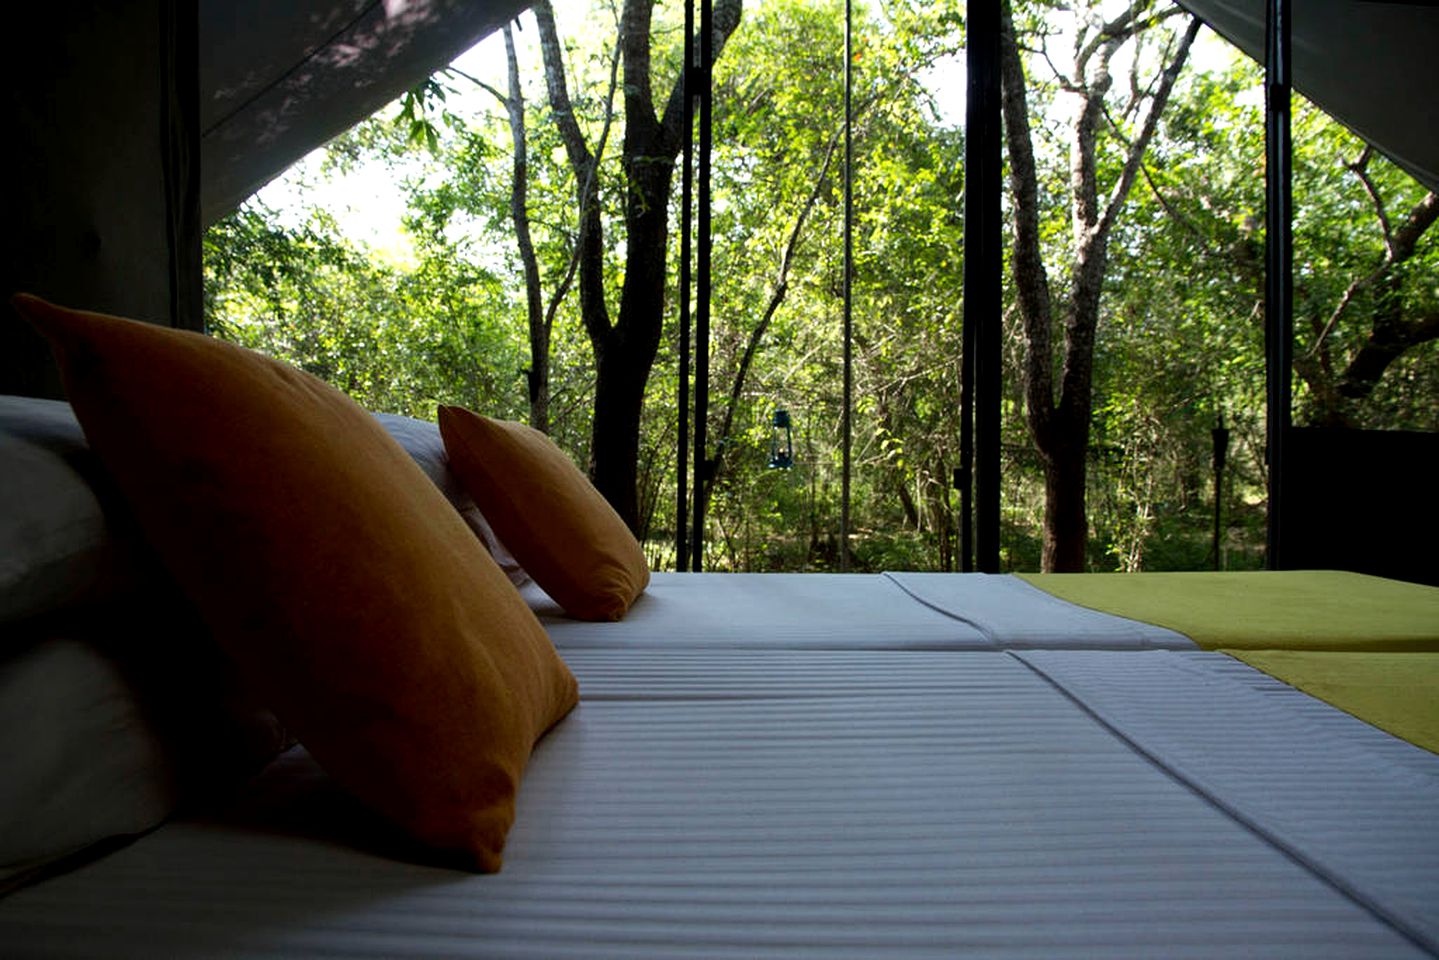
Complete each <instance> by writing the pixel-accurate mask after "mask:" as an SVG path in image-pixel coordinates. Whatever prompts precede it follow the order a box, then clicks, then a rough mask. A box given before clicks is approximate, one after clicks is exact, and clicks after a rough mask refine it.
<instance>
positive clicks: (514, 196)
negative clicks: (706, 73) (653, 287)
mask: <svg viewBox="0 0 1439 960" xmlns="http://www.w3.org/2000/svg"><path fill="white" fill-rule="evenodd" d="M504 33H505V59H506V60H507V61H508V64H509V88H510V89H509V96H508V97H506V98H505V110H506V112H507V113H508V114H509V117H510V140H511V142H512V143H513V145H514V166H513V170H512V172H511V177H510V219H511V220H513V221H514V224H515V243H516V245H517V246H518V247H519V251H520V263H521V264H522V265H523V266H524V272H525V312H526V315H527V316H528V319H529V330H530V369H529V370H528V371H526V379H527V381H528V382H527V387H528V388H529V401H530V426H532V427H534V428H535V429H536V430H538V431H540V432H541V433H549V432H550V325H549V323H548V322H547V318H546V317H545V310H544V295H543V293H542V292H541V290H540V265H539V260H538V259H537V258H536V256H535V244H534V241H533V240H532V239H531V237H530V211H529V205H528V203H527V197H528V193H529V146H528V144H527V142H526V138H525V94H524V89H523V88H522V87H521V86H520V63H519V58H518V57H517V56H516V55H515V37H514V33H513V31H512V30H511V29H510V25H509V24H508V23H507V24H505V27H504Z"/></svg>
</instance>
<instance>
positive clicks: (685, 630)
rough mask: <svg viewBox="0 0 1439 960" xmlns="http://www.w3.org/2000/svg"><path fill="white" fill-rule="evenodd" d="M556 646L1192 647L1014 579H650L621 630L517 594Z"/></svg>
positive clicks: (531, 593) (534, 590) (533, 591)
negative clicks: (573, 616)
mask: <svg viewBox="0 0 1439 960" xmlns="http://www.w3.org/2000/svg"><path fill="white" fill-rule="evenodd" d="M521 593H522V594H523V595H524V597H525V599H526V601H527V602H528V603H529V605H530V607H531V608H532V609H534V611H535V612H536V614H538V615H539V618H540V621H541V623H543V624H544V626H545V629H546V630H547V631H549V634H550V639H552V640H553V641H554V643H555V646H557V647H559V648H560V649H562V650H572V649H587V648H604V647H644V646H663V647H667V648H671V649H672V648H676V647H702V648H709V649H720V648H743V649H768V650H776V649H800V650H1011V649H1014V650H1023V649H1063V650H1148V649H1180V650H1193V649H1195V645H1194V643H1193V642H1192V641H1190V640H1189V639H1188V638H1187V637H1185V636H1183V635H1182V634H1179V633H1175V632H1174V631H1173V630H1166V629H1165V628H1163V627H1155V626H1151V625H1149V624H1146V623H1140V622H1138V621H1135V620H1129V619H1126V618H1124V617H1116V616H1111V615H1110V614H1107V613H1101V612H1099V611H1097V610H1088V609H1086V608H1084V607H1080V606H1076V605H1074V604H1072V603H1067V602H1065V601H1063V600H1060V599H1058V598H1056V597H1052V596H1050V595H1049V594H1047V593H1045V592H1044V591H1042V590H1039V589H1037V588H1035V587H1033V586H1030V585H1029V584H1028V583H1025V582H1024V581H1023V580H1020V579H1018V578H1016V577H1010V576H990V575H986V574H979V573H974V574H957V573H885V574H840V573H654V574H651V581H650V586H649V588H648V589H647V590H646V591H645V592H644V593H643V594H641V595H640V596H639V598H638V599H636V601H635V604H634V606H633V607H632V608H631V609H630V611H629V613H628V614H626V615H625V618H624V619H623V620H622V621H619V622H618V623H587V622H583V621H579V620H572V619H570V618H569V617H566V616H565V615H564V611H562V610H561V609H560V608H559V606H558V605H557V604H555V602H554V601H553V600H551V599H550V598H549V597H548V596H547V595H546V594H545V593H544V591H543V590H541V589H540V588H539V587H538V586H537V585H535V584H533V583H531V584H528V585H526V586H525V587H523V588H522V589H521Z"/></svg>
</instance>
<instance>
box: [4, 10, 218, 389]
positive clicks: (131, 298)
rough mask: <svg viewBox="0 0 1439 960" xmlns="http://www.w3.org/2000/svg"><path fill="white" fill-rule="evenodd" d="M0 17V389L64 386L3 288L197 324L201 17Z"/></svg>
mask: <svg viewBox="0 0 1439 960" xmlns="http://www.w3.org/2000/svg"><path fill="white" fill-rule="evenodd" d="M6 20H7V23H6V27H7V32H8V35H9V37H10V38H11V39H10V43H9V44H8V45H7V50H6V56H5V57H4V58H3V59H0V62H3V64H4V66H3V67H0V70H3V79H0V89H3V91H4V92H3V94H0V96H3V97H4V102H5V104H6V108H7V109H6V111H5V116H6V124H7V126H8V127H9V131H10V138H9V140H8V142H7V143H6V146H5V154H6V160H7V168H8V170H9V176H8V177H7V178H6V180H5V185H4V189H3V201H0V222H3V223H4V225H5V229H4V231H3V233H4V237H5V240H4V249H3V254H0V294H3V296H4V298H5V300H6V301H7V302H6V303H5V304H4V306H3V313H0V393H23V394H31V395H39V396H58V395H59V389H60V387H59V382H58V378H57V376H56V373H55V370H54V368H53V366H52V364H51V362H50V357H49V351H48V349H47V348H46V347H45V345H44V342H43V341H42V340H41V339H40V338H39V337H38V336H37V335H35V334H34V333H33V332H32V331H31V330H30V329H29V328H28V327H26V326H24V325H23V324H22V323H21V322H20V321H19V320H18V319H17V318H16V317H15V315H14V313H13V311H11V309H10V307H9V304H8V299H9V296H10V294H12V293H13V292H15V291H17V290H28V291H31V292H34V293H38V294H40V295H41V296H45V297H49V298H52V299H54V300H56V301H58V302H62V303H66V304H74V305H78V306H85V307H88V308H92V309H97V310H104V311H109V312H114V313H121V314H126V315H129V316H134V317H140V318H144V319H146V320H151V321H155V322H157V323H166V324H170V325H173V326H180V327H190V328H198V327H199V326H200V324H201V316H200V311H201V299H200V298H201V280H202V278H201V272H200V244H199V238H200V234H199V216H198V211H199V208H198V197H199V182H198V171H197V158H198V149H199V125H198V112H197V109H196V106H197V104H196V96H195V92H196V89H197V88H196V85H195V77H196V50H197V46H196V40H195V37H196V19H195V16H194V9H193V6H187V5H185V4H183V3H178V2H176V0H94V2H91V3H85V4H78V5H77V4H58V3H23V4H13V5H11V7H10V9H7V11H6Z"/></svg>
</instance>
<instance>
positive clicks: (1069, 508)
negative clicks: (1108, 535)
mask: <svg viewBox="0 0 1439 960" xmlns="http://www.w3.org/2000/svg"><path fill="white" fill-rule="evenodd" d="M1086 432H1087V431H1086ZM1043 462H1044V554H1043V558H1042V560H1041V564H1042V567H1043V569H1044V570H1046V571H1052V572H1068V573H1074V572H1080V571H1083V570H1084V569H1086V566H1087V564H1086V562H1085V560H1086V557H1085V551H1086V547H1087V545H1088V543H1089V521H1088V515H1087V513H1086V511H1085V503H1084V492H1085V481H1086V479H1087V478H1086V473H1085V468H1086V464H1085V447H1083V446H1080V447H1074V446H1070V445H1065V446H1062V447H1060V448H1059V449H1058V450H1055V451H1053V452H1052V453H1050V454H1048V455H1046V456H1045V457H1044V460H1043Z"/></svg>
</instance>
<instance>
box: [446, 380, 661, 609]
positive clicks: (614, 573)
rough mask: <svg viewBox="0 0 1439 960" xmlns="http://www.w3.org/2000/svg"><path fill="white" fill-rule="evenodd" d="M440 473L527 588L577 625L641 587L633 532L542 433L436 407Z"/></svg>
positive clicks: (643, 568)
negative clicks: (448, 473) (455, 481)
mask: <svg viewBox="0 0 1439 960" xmlns="http://www.w3.org/2000/svg"><path fill="white" fill-rule="evenodd" d="M440 434H441V435H442V436H443V437H444V438H445V451H446V452H447V453H448V454H449V455H450V469H452V470H454V472H455V475H456V476H458V477H459V478H460V482H461V483H463V484H464V485H465V488H466V489H467V490H469V493H470V496H472V497H474V498H475V503H477V504H478V505H479V507H480V510H481V511H482V512H483V513H484V515H485V517H486V519H488V520H489V521H490V525H491V526H492V527H494V528H495V533H496V534H497V535H498V536H499V538H500V540H501V541H502V542H503V543H504V545H505V546H506V547H508V548H509V549H510V552H511V553H513V554H514V555H515V559H517V560H519V561H520V565H521V566H523V567H524V568H525V572H527V573H528V574H529V575H530V576H531V577H533V578H534V580H535V582H536V583H538V584H539V585H540V586H541V587H543V588H544V591H545V592H546V593H548V594H549V595H550V596H551V597H553V598H554V600H555V602H556V603H558V604H559V605H560V606H561V607H564V609H565V612H566V613H568V614H569V615H570V616H572V617H577V618H579V619H581V620H618V619H620V618H621V617H623V616H624V615H625V611H626V610H628V609H629V608H630V604H631V603H633V602H634V600H635V597H637V596H639V595H640V592H641V591H643V590H644V588H645V587H646V586H648V585H649V582H650V571H649V565H648V564H647V563H646V562H645V555H644V551H643V550H641V549H640V545H639V543H638V542H637V541H636V540H635V538H634V534H632V533H630V530H629V527H627V526H625V522H624V521H623V520H621V519H620V516H619V514H617V513H615V511H614V508H613V507H611V506H610V505H609V503H608V502H606V500H605V498H604V497H602V496H600V494H599V491H597V490H596V489H595V488H594V487H593V486H592V485H591V484H590V482H589V481H588V480H587V479H585V476H584V474H582V473H580V471H579V469H578V468H576V467H575V465H574V464H573V463H571V462H570V458H569V457H567V456H565V454H564V452H563V451H561V450H560V448H559V447H557V446H555V445H554V442H553V441H551V440H550V438H549V437H547V436H545V435H544V434H543V433H540V432H539V431H538V430H535V429H533V428H531V427H527V426H525V425H524V424H521V423H512V422H510V421H506V420H492V419H490V418H489V417H482V416H480V415H479V414H475V413H471V412H470V411H468V410H465V409H464V408H462V407H440Z"/></svg>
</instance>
